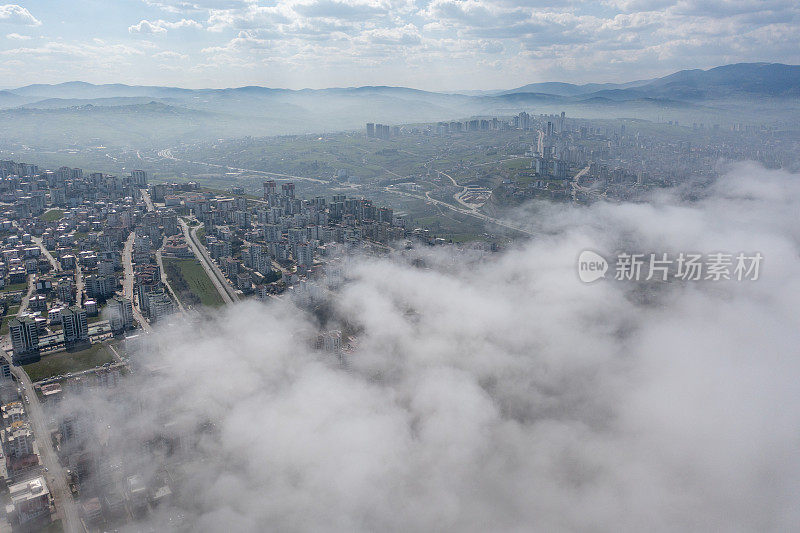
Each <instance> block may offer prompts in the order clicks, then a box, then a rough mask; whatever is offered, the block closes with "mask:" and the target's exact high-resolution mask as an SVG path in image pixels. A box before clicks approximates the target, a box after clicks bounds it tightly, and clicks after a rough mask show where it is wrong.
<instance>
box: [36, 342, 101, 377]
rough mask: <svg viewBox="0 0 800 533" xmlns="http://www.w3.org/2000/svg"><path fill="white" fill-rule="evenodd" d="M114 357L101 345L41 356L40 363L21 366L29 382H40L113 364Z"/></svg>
mask: <svg viewBox="0 0 800 533" xmlns="http://www.w3.org/2000/svg"><path fill="white" fill-rule="evenodd" d="M113 362H114V355H113V354H112V353H111V350H110V349H109V348H108V347H107V346H106V345H105V344H103V343H98V344H93V345H91V346H90V347H88V348H86V349H84V350H78V351H64V352H57V353H54V354H50V355H43V356H42V359H41V361H37V362H35V363H30V364H28V365H23V366H22V368H23V369H24V370H25V372H27V373H28V376H30V378H31V381H41V380H43V379H47V378H51V377H53V376H57V375H59V374H68V373H70V372H80V371H82V370H89V369H90V368H95V367H98V366H102V365H103V364H105V363H113Z"/></svg>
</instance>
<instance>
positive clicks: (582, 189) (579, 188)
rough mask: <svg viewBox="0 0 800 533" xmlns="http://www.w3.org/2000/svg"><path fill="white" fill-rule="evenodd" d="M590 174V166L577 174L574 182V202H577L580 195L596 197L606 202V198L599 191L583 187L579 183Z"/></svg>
mask: <svg viewBox="0 0 800 533" xmlns="http://www.w3.org/2000/svg"><path fill="white" fill-rule="evenodd" d="M587 172H589V165H587V166H585V167H584V168H583V169H581V171H580V172H578V173H577V174H575V177H574V178H573V180H572V200H573V201H574V200H577V196H578V193H581V194H585V195H587V196H594V197H595V198H597V199H599V200H604V199H605V196H604V195H603V194H601V193H598V192H597V191H594V190H592V189H590V188H588V187H583V186H582V185H580V184H579V183H578V181H579V180H580V179H581V178H582V177H583V175H584V174H586V173H587Z"/></svg>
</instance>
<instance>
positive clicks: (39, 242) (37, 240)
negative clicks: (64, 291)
mask: <svg viewBox="0 0 800 533" xmlns="http://www.w3.org/2000/svg"><path fill="white" fill-rule="evenodd" d="M31 239H32V240H33V242H35V243H36V245H37V246H38V247H39V248H40V249H41V250H42V253H43V254H44V256H45V257H46V258H47V260H48V261H50V264H51V265H52V266H53V270H54V271H56V272H58V271H59V270H61V263H59V262H58V261H56V259H55V257H53V255H52V254H51V253H50V251H49V250H48V249H47V248H46V247H45V245H44V242H42V238H41V237H33V236H31Z"/></svg>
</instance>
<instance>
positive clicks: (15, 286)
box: [0, 282, 28, 292]
mask: <svg viewBox="0 0 800 533" xmlns="http://www.w3.org/2000/svg"><path fill="white" fill-rule="evenodd" d="M27 288H28V283H27V282H25V283H9V284H8V285H6V286H5V287H3V289H2V290H0V292H15V291H24V290H25V289H27Z"/></svg>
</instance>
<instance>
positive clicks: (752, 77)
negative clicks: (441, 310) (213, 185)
mask: <svg viewBox="0 0 800 533" xmlns="http://www.w3.org/2000/svg"><path fill="white" fill-rule="evenodd" d="M799 96H800V66H797V65H784V64H778V63H739V64H733V65H725V66H721V67H716V68H712V69H709V70H700V69H694V70H682V71H679V72H675V73H674V74H670V75H668V76H664V77H661V78H655V79H649V80H638V81H633V82H628V83H618V84H616V83H589V84H583V85H576V84H571V83H562V82H546V83H532V84H528V85H524V86H522V87H517V88H515V89H511V90H498V91H488V92H482V93H457V92H451V93H439V92H430V91H422V90H417V89H411V88H406V87H389V86H368V87H345V88H330V89H301V90H290V89H275V88H269V87H260V86H247V87H238V88H228V89H184V88H179V87H160V86H136V85H123V84H104V85H95V84H91V83H86V82H79V81H73V82H66V83H60V84H55V85H48V84H35V85H27V86H25V87H19V88H16V89H7V90H3V91H0V138H5V139H6V140H16V141H19V142H24V143H27V144H33V145H36V146H42V145H46V144H52V143H56V145H57V146H63V145H64V143H65V141H66V142H67V144H70V143H71V144H72V145H82V144H83V145H85V144H87V143H88V144H91V143H96V142H98V141H99V142H102V143H105V144H113V145H120V146H129V147H133V146H149V145H152V146H155V145H160V144H163V143H170V142H176V141H188V140H199V139H204V138H219V137H237V136H238V137H240V136H245V135H273V134H289V133H312V132H325V131H338V130H347V129H355V128H360V127H363V124H364V123H365V122H382V123H389V124H397V123H415V122H430V121H438V120H453V119H463V118H467V117H470V116H487V115H510V114H516V113H518V112H519V111H522V110H525V111H528V112H534V113H541V112H558V111H561V110H565V111H567V112H568V113H570V114H573V115H578V116H583V117H587V118H603V117H605V118H616V117H621V116H625V117H632V118H645V119H654V118H663V119H666V118H669V119H673V118H674V119H676V120H683V121H685V120H686V119H687V118H688V119H690V120H697V121H703V120H705V121H706V122H722V123H724V122H726V121H727V120H730V118H731V117H733V116H738V117H739V119H741V118H742V114H743V113H745V114H746V113H750V114H751V115H752V117H753V118H758V119H760V120H780V119H786V118H787V114H786V110H789V111H790V112H791V114H794V113H796V112H797V111H798V97H799ZM743 104H746V105H743Z"/></svg>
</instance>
